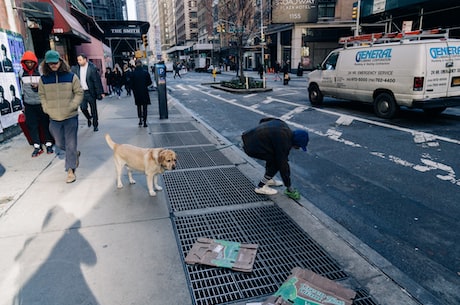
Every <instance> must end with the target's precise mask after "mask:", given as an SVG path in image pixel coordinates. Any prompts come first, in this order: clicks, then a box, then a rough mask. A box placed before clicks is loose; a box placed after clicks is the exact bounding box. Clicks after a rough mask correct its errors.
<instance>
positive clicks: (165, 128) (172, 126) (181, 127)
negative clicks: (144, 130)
mask: <svg viewBox="0 0 460 305" xmlns="http://www.w3.org/2000/svg"><path fill="white" fill-rule="evenodd" d="M150 130H151V131H152V133H157V132H178V131H196V130H197V128H196V127H195V126H194V125H193V124H192V123H191V122H184V123H159V124H153V125H151V127H150Z"/></svg>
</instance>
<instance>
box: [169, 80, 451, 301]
mask: <svg viewBox="0 0 460 305" xmlns="http://www.w3.org/2000/svg"><path fill="white" fill-rule="evenodd" d="M248 74H249V75H251V76H255V75H256V74H255V73H253V72H250V73H248ZM230 77H231V76H230V75H227V74H225V75H218V77H217V80H218V81H219V80H222V79H228V78H230ZM273 78H274V77H273V75H269V76H268V81H267V84H268V87H272V88H273V91H271V92H266V93H257V94H232V93H227V92H224V91H220V90H216V89H212V88H211V87H210V86H209V85H208V84H207V83H208V82H211V81H213V79H212V77H211V75H210V74H206V73H202V74H200V73H193V72H192V73H187V74H184V75H183V77H182V79H173V78H172V77H168V82H167V86H168V89H169V94H170V95H171V96H173V97H175V98H177V99H178V100H179V101H180V102H181V103H182V104H183V105H184V106H185V107H187V108H188V109H190V110H191V111H193V112H194V113H195V114H196V116H197V117H199V118H200V119H202V120H203V121H205V122H206V123H207V124H209V125H210V126H212V127H213V128H214V129H216V130H217V131H218V132H219V133H221V134H222V135H223V136H225V137H226V138H227V139H228V140H229V141H231V142H232V143H233V144H234V145H237V146H240V144H241V139H240V135H241V133H242V132H243V131H244V130H246V129H249V128H251V127H253V126H255V125H256V124H257V122H258V121H259V119H260V118H262V117H265V116H275V117H279V118H281V119H284V120H285V121H287V122H288V123H290V124H291V125H292V127H293V128H306V129H307V130H308V131H309V133H310V145H309V151H308V153H306V154H305V153H302V152H299V151H293V152H292V153H291V156H290V163H291V171H292V175H293V184H294V186H295V187H297V188H298V189H299V190H300V192H301V193H302V195H303V196H304V197H306V198H308V199H309V200H310V201H311V202H313V203H314V204H315V205H316V206H317V207H319V208H320V209H321V210H322V211H324V212H325V213H326V214H328V215H329V216H330V217H332V218H333V219H334V220H335V221H337V222H338V223H340V224H341V225H342V226H344V227H345V228H347V229H348V230H349V231H350V232H352V233H353V234H354V235H355V236H357V237H358V238H359V239H360V240H361V241H362V242H363V243H365V244H367V245H369V246H370V247H371V248H373V249H374V250H376V251H377V252H378V253H379V254H380V255H382V256H383V257H385V258H386V259H388V260H389V261H390V262H391V263H392V264H393V265H394V266H396V267H397V268H399V269H400V270H401V271H403V272H404V273H405V274H407V275H408V276H409V277H410V278H412V279H413V280H414V281H415V282H417V283H418V284H420V285H421V286H423V287H424V288H425V289H427V290H428V291H430V292H431V293H432V294H433V295H434V296H435V297H437V298H438V299H439V300H440V304H452V305H454V304H460V289H458V287H460V245H459V244H460V243H459V242H460V224H459V221H458V217H459V215H460V205H459V204H458V202H459V199H458V198H460V196H459V195H460V177H459V176H458V174H457V173H458V172H460V161H459V158H458V149H459V146H460V132H459V131H460V109H458V108H453V109H448V110H447V111H446V112H445V113H443V114H442V115H440V116H439V117H435V118H429V117H427V116H425V115H424V113H423V112H421V111H414V110H409V111H406V110H404V111H402V112H401V114H400V115H399V116H398V118H396V119H393V120H383V119H380V118H377V117H375V116H374V114H373V113H372V107H369V106H365V105H362V104H358V103H353V102H345V101H339V100H333V99H326V100H325V104H324V106H322V107H321V108H313V107H311V106H310V103H309V102H308V93H307V90H306V88H307V84H306V82H305V79H304V78H297V77H295V76H292V77H291V78H292V80H291V82H290V83H289V85H288V86H283V85H282V84H281V83H280V82H279V81H278V82H274V81H273Z"/></svg>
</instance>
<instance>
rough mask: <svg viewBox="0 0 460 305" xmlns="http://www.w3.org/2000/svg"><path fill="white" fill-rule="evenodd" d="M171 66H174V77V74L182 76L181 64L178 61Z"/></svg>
mask: <svg viewBox="0 0 460 305" xmlns="http://www.w3.org/2000/svg"><path fill="white" fill-rule="evenodd" d="M173 68H174V78H176V76H179V78H182V77H181V76H180V70H181V69H182V65H181V64H180V62H177V63H175V64H174V66H173Z"/></svg>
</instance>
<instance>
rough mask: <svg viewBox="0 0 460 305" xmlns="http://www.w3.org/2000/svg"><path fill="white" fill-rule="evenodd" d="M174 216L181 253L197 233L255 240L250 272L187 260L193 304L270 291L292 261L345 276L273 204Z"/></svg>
mask: <svg viewBox="0 0 460 305" xmlns="http://www.w3.org/2000/svg"><path fill="white" fill-rule="evenodd" d="M173 221H174V225H175V229H176V234H177V238H178V242H179V247H180V250H181V254H182V259H185V256H187V253H188V252H189V250H190V249H191V248H192V245H193V243H194V242H195V241H196V239H197V238H198V237H207V238H213V239H224V240H230V241H236V242H241V243H256V244H258V245H259V247H258V250H257V257H256V261H255V263H254V268H253V272H252V273H243V272H235V271H232V270H228V269H223V268H212V267H207V266H200V265H186V273H187V279H188V281H190V287H191V289H192V293H193V298H194V302H195V304H197V305H205V304H225V303H229V302H235V301H238V300H240V301H241V300H245V299H251V298H255V297H259V298H260V297H263V296H268V295H271V294H273V293H274V292H275V291H276V290H277V289H278V288H279V286H280V285H281V284H282V283H283V282H284V281H285V280H286V278H287V277H288V276H289V275H290V274H291V270H292V268H294V267H302V268H308V269H311V270H313V271H314V272H316V273H319V274H321V275H323V276H326V277H327V278H329V279H331V280H342V279H345V278H347V275H346V273H345V272H344V271H343V270H342V269H341V267H340V266H339V265H338V264H337V263H336V262H335V261H334V260H333V259H332V258H331V257H330V256H329V255H328V254H327V253H326V252H325V251H324V250H323V249H322V248H321V247H320V246H319V245H318V244H317V243H316V242H315V241H314V240H313V239H311V237H310V236H309V235H308V234H307V233H305V232H304V231H303V230H302V229H301V228H300V227H298V226H297V224H295V222H294V221H292V219H290V218H289V216H287V215H286V214H285V213H284V212H283V210H282V209H281V208H279V207H277V206H273V205H271V206H264V207H256V208H247V209H238V210H232V211H222V212H216V213H209V214H201V215H188V216H180V217H179V216H178V217H175V218H174V220H173Z"/></svg>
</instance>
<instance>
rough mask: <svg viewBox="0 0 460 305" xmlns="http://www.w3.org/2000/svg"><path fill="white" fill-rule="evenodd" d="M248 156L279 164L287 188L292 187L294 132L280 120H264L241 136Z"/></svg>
mask: <svg viewBox="0 0 460 305" xmlns="http://www.w3.org/2000/svg"><path fill="white" fill-rule="evenodd" d="M241 137H242V139H243V144H244V147H243V149H244V151H245V152H246V154H248V156H250V157H253V158H257V159H261V160H265V161H270V162H273V163H275V164H277V167H278V169H279V172H280V175H281V178H282V179H283V182H284V185H285V186H290V185H291V183H290V177H289V176H290V168H289V163H288V161H289V159H288V157H289V152H290V151H291V148H292V138H293V134H292V130H291V129H290V128H289V126H288V125H287V124H286V123H285V122H283V121H281V120H279V119H263V120H262V121H261V123H260V124H259V125H258V126H257V127H255V128H253V129H250V130H248V131H246V132H244V133H243V135H242V136H241Z"/></svg>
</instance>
